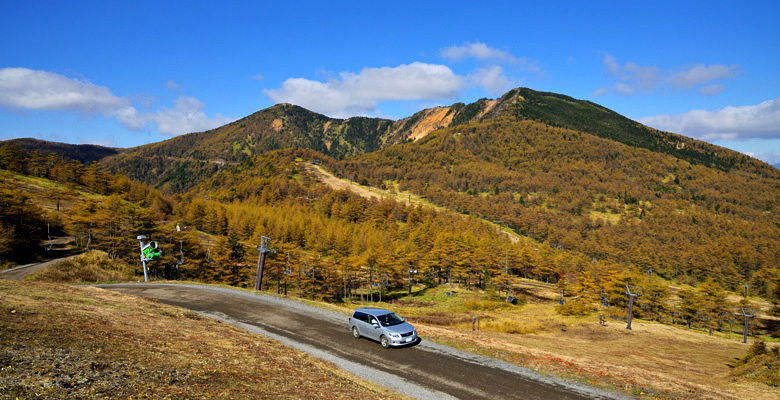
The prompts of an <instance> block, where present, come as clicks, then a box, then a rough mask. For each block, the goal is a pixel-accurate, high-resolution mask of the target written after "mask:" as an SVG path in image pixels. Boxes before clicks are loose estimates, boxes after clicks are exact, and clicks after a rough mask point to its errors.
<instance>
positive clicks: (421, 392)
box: [97, 284, 623, 399]
mask: <svg viewBox="0 0 780 400" xmlns="http://www.w3.org/2000/svg"><path fill="white" fill-rule="evenodd" d="M97 286H98V287H101V288H104V289H108V290H114V291H118V292H123V293H128V294H133V295H138V296H143V297H148V298H153V299H158V300H159V301H161V302H163V303H166V304H171V305H176V306H180V307H184V308H188V309H191V310H194V311H198V312H200V313H203V314H205V315H208V316H211V317H215V318H220V319H222V320H225V321H226V322H230V323H234V324H236V325H239V326H241V327H243V328H245V329H247V330H249V331H251V332H255V333H260V334H263V335H266V336H270V337H272V338H274V339H277V340H279V341H281V342H282V343H284V344H287V345H290V346H293V347H296V348H299V349H301V350H304V351H307V352H309V353H311V354H313V355H314V356H316V357H319V358H323V359H325V360H327V361H330V362H332V363H334V364H336V365H337V366H338V367H340V368H342V369H345V370H347V371H349V372H351V373H354V374H356V375H358V376H361V377H363V378H365V379H369V380H372V381H374V382H376V383H378V384H380V385H384V386H386V387H389V388H390V389H392V390H395V391H397V392H399V393H402V394H404V395H407V396H411V397H416V398H437V399H440V398H459V399H615V398H623V397H620V396H617V395H614V394H609V393H604V392H600V391H597V390H594V389H591V388H588V387H585V386H583V385H579V384H573V383H570V382H564V381H560V380H556V379H551V378H549V377H543V376H540V375H538V374H536V373H534V372H533V371H530V370H527V369H524V368H520V367H517V366H515V365H511V364H509V363H505V362H502V361H499V360H497V359H492V358H487V357H482V356H477V355H473V354H469V353H465V352H462V351H459V350H456V349H453V348H450V347H447V346H441V345H437V344H434V343H432V342H428V341H425V338H423V340H422V342H421V343H419V344H417V345H415V346H409V347H404V348H394V349H388V350H384V349H382V347H381V346H380V345H379V344H378V343H376V342H373V341H370V340H367V339H354V338H352V336H351V335H350V332H349V330H348V328H347V316H346V315H343V314H339V313H335V312H331V311H326V310H323V309H320V308H316V307H312V306H308V305H305V304H303V303H301V302H298V301H294V300H290V299H286V298H279V297H276V296H269V295H263V294H257V293H251V292H250V293H248V292H243V291H237V290H230V289H225V288H214V287H208V286H195V285H172V284H118V285H97Z"/></svg>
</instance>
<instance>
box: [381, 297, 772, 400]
mask: <svg viewBox="0 0 780 400" xmlns="http://www.w3.org/2000/svg"><path fill="white" fill-rule="evenodd" d="M535 286H537V287H536V288H535V289H534V288H531V289H534V290H538V291H539V293H538V294H539V295H542V292H545V291H546V290H547V289H546V288H545V287H544V286H545V285H544V284H537V285H535ZM439 290H440V289H432V290H430V291H431V293H426V294H425V295H424V296H421V297H420V301H421V304H422V305H418V306H415V301H416V300H412V301H409V300H403V301H397V302H395V304H386V305H384V306H386V307H388V308H391V309H393V310H395V311H397V312H399V313H400V314H402V315H403V316H407V317H408V318H409V320H410V322H412V323H414V324H415V325H416V326H417V328H418V331H419V332H420V335H421V336H422V337H423V338H424V339H428V340H431V339H432V340H435V341H437V342H441V343H444V344H450V345H453V346H455V347H460V348H463V349H465V350H468V351H473V352H476V353H480V354H484V355H489V356H493V357H497V358H500V359H503V360H506V361H508V362H512V363H515V364H518V365H522V366H526V367H529V368H532V369H534V370H537V371H540V372H542V373H545V374H553V375H557V376H562V377H566V378H570V379H574V380H579V381H584V382H587V383H589V384H593V385H596V386H600V387H605V388H617V389H619V390H622V391H625V392H627V393H630V394H633V395H637V396H639V397H642V398H663V399H740V400H744V399H757V400H758V399H761V400H771V399H780V391H778V390H777V388H776V387H772V386H768V385H764V384H761V383H758V382H755V381H753V380H750V379H749V377H742V376H739V375H737V374H734V373H732V371H733V370H734V368H735V367H736V365H737V362H738V360H739V359H740V358H742V357H743V356H744V355H745V353H746V351H747V350H748V348H749V347H750V344H742V343H741V336H740V337H739V338H737V337H736V336H730V337H723V336H709V335H707V334H706V333H704V332H701V331H694V330H689V329H686V328H683V327H676V326H668V325H662V324H657V323H652V322H647V321H643V320H638V319H634V322H633V324H632V326H633V329H632V330H630V331H629V330H626V329H625V328H626V323H625V322H620V321H613V320H609V321H608V322H607V324H606V325H605V326H601V325H599V315H598V313H596V314H592V315H590V316H585V317H567V316H562V315H559V314H558V313H556V312H555V304H554V303H552V302H549V301H545V302H531V303H529V304H525V305H517V306H506V307H499V308H496V309H492V310H477V309H470V308H471V307H469V306H468V305H469V304H473V303H475V302H476V303H479V302H482V301H486V300H485V299H484V297H485V294H484V293H473V292H469V291H465V290H463V291H459V293H458V295H457V296H455V297H448V298H443V296H440V294H439V293H437V291H439ZM444 290H445V289H441V291H442V292H443V291H444ZM431 300H435V301H431ZM379 306H380V307H381V306H382V305H379ZM471 316H476V317H479V318H480V328H481V330H479V331H472V325H471ZM776 345H777V344H770V346H776Z"/></svg>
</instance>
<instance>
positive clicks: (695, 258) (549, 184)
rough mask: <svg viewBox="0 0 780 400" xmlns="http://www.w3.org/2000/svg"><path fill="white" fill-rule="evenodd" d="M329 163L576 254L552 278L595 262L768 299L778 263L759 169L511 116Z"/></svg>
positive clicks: (769, 197)
mask: <svg viewBox="0 0 780 400" xmlns="http://www.w3.org/2000/svg"><path fill="white" fill-rule="evenodd" d="M328 166H329V167H330V168H331V169H332V170H334V171H336V172H337V173H338V174H339V175H341V176H349V177H354V178H355V180H356V181H363V182H367V183H370V184H371V185H372V186H378V187H380V188H384V187H392V186H395V185H398V186H399V189H400V190H408V191H410V192H412V193H415V194H418V195H420V196H424V197H425V198H426V199H427V200H429V201H431V202H432V203H435V204H438V205H441V206H446V207H449V208H450V209H451V210H455V211H457V212H458V213H461V214H468V215H472V216H477V217H480V218H483V219H487V220H489V221H501V223H502V224H505V225H507V226H508V227H510V228H511V229H513V230H514V231H515V232H517V233H519V234H521V235H524V236H527V237H528V238H531V239H533V240H534V241H536V242H538V243H546V245H547V246H549V247H553V248H557V249H561V250H568V251H571V252H573V253H574V254H579V255H578V256H576V257H575V259H574V260H572V261H571V262H570V264H569V265H568V266H561V267H558V268H554V270H556V271H557V272H556V273H555V274H556V275H558V276H563V275H566V274H568V273H575V274H577V273H578V272H579V271H582V270H583V269H584V268H585V269H590V267H585V266H584V265H591V264H593V263H594V262H596V261H598V262H607V263H614V264H617V265H622V267H620V268H619V269H625V268H628V267H631V268H635V269H637V270H640V271H645V270H648V269H650V268H652V269H653V271H654V272H655V273H658V274H660V275H661V276H663V277H665V278H667V279H680V280H682V281H685V282H691V283H694V282H701V281H703V280H705V279H706V278H707V277H712V276H716V277H717V279H718V280H719V282H720V283H721V284H722V285H723V286H724V287H727V288H736V287H737V286H738V285H741V284H742V283H744V282H751V283H752V284H754V285H756V286H754V287H757V288H759V289H758V290H761V291H767V290H769V291H770V292H771V290H772V289H771V288H767V287H766V285H764V284H763V283H762V282H763V279H764V278H761V277H765V276H766V274H768V273H769V272H768V271H770V270H772V269H773V268H775V266H774V264H773V261H772V260H777V259H778V258H779V257H780V253H779V250H778V246H777V243H780V219H778V218H779V216H778V215H779V213H780V202H778V200H777V199H778V198H780V173H778V171H777V170H775V169H773V168H771V167H768V166H766V167H765V168H764V167H763V166H762V165H758V164H754V166H755V167H756V168H758V169H759V170H760V173H759V174H757V173H755V172H754V171H752V170H751V168H748V169H747V170H745V169H736V168H735V169H731V170H729V171H724V170H723V169H721V168H718V167H710V166H706V165H702V164H693V163H691V162H689V161H686V160H684V159H680V158H678V157H674V156H672V155H668V154H665V153H663V152H653V151H651V150H649V149H644V148H637V147H634V146H629V145H626V144H623V143H620V142H616V141H613V140H609V139H605V138H602V137H600V136H597V135H592V134H588V133H583V132H580V131H573V130H569V129H565V128H554V127H551V126H550V125H547V124H543V123H539V122H533V121H517V120H514V119H499V120H488V121H486V122H481V123H472V124H468V125H460V126H455V127H451V128H447V129H442V130H440V131H437V132H435V133H433V134H431V135H429V136H427V137H426V138H424V139H422V140H419V141H417V142H415V143H406V144H401V145H397V146H393V147H389V148H386V149H383V150H380V151H377V152H374V153H370V154H365V155H363V156H360V157H354V158H351V159H348V160H342V161H338V162H333V163H329V165H328ZM586 260H587V261H586ZM591 260H592V261H591ZM538 267H539V266H534V265H530V264H529V265H522V266H520V268H521V269H525V270H529V271H534V270H536V269H538ZM531 273H532V274H534V275H535V276H536V277H537V278H541V279H547V278H552V276H550V273H549V272H548V273H539V272H536V273H533V272H531ZM761 287H763V288H761Z"/></svg>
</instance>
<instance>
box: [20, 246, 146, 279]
mask: <svg viewBox="0 0 780 400" xmlns="http://www.w3.org/2000/svg"><path fill="white" fill-rule="evenodd" d="M134 276H135V275H134V273H133V267H130V266H128V265H126V264H124V263H122V262H120V261H117V260H112V259H111V258H110V257H109V256H108V254H106V253H105V252H103V251H100V250H94V251H90V252H86V253H83V254H80V255H78V256H76V257H74V258H71V259H69V260H67V261H64V262H61V263H59V264H57V265H54V266H51V267H48V268H46V269H43V270H40V271H38V272H36V273H34V274H32V275H30V276H28V277H27V278H26V279H27V280H31V281H36V282H52V283H71V284H76V285H78V284H83V283H96V282H100V283H105V282H119V281H128V280H131V279H133V277H134Z"/></svg>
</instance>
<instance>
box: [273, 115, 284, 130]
mask: <svg viewBox="0 0 780 400" xmlns="http://www.w3.org/2000/svg"><path fill="white" fill-rule="evenodd" d="M282 126H284V124H283V123H282V120H281V119H279V118H277V119H275V120H273V122H271V129H273V130H275V131H277V132H279V131H281V130H282Z"/></svg>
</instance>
